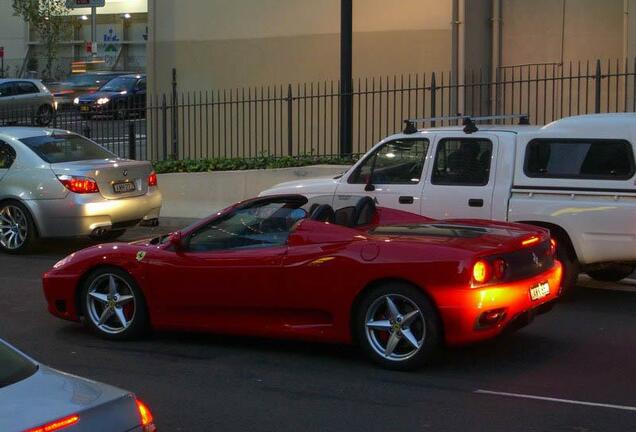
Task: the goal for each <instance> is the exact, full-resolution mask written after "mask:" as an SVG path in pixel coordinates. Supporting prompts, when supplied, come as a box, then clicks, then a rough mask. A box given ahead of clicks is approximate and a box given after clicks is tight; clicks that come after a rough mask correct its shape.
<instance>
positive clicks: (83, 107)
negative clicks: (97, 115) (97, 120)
mask: <svg viewBox="0 0 636 432" xmlns="http://www.w3.org/2000/svg"><path fill="white" fill-rule="evenodd" d="M88 110H90V107H89V106H88V105H82V106H81V107H80V111H88Z"/></svg>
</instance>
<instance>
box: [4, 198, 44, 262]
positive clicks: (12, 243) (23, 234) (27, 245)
mask: <svg viewBox="0 0 636 432" xmlns="http://www.w3.org/2000/svg"><path fill="white" fill-rule="evenodd" d="M37 240H38V233H37V229H36V228H35V223H34V222H33V218H32V217H31V213H29V210H27V208H26V207H25V206H23V205H22V204H20V203H18V202H14V201H6V202H4V203H3V204H0V250H3V251H4V252H8V253H12V254H20V253H25V252H28V251H29V250H31V249H32V248H33V246H34V245H35V243H36V242H37Z"/></svg>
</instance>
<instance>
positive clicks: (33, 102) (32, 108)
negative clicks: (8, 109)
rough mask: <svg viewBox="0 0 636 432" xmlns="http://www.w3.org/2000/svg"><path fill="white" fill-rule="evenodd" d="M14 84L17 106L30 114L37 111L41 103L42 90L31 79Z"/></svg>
mask: <svg viewBox="0 0 636 432" xmlns="http://www.w3.org/2000/svg"><path fill="white" fill-rule="evenodd" d="M14 84H15V92H16V96H15V105H16V107H17V108H18V109H19V110H21V111H22V112H24V113H25V114H26V115H28V116H30V115H31V114H33V113H35V112H36V111H37V109H38V108H39V105H40V97H39V93H40V90H39V89H38V88H37V86H36V85H35V84H33V83H32V82H29V81H17V82H15V83H14Z"/></svg>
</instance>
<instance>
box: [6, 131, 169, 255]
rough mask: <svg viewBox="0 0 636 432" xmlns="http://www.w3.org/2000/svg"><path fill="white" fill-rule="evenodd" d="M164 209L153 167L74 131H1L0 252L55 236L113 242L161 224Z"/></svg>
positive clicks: (24, 248) (17, 249) (21, 248)
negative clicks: (127, 232)
mask: <svg viewBox="0 0 636 432" xmlns="http://www.w3.org/2000/svg"><path fill="white" fill-rule="evenodd" d="M160 209H161V192H160V191H159V188H158V186H157V176H156V174H155V172H154V171H153V169H152V165H151V164H150V162H145V161H133V160H128V159H120V158H118V157H117V156H116V155H114V154H113V153H111V152H109V151H108V150H106V149H104V148H103V147H100V146H99V145H97V144H96V143H94V142H93V141H91V140H89V139H87V138H84V137H82V136H80V135H77V134H74V133H72V132H68V131H63V130H57V129H44V128H20V127H14V128H0V250H4V251H6V252H11V253H19V252H25V251H28V250H29V249H31V248H32V247H33V246H34V245H35V244H36V242H37V240H38V239H39V238H50V237H77V236H90V237H93V238H95V239H97V240H105V241H107V240H113V239H115V238H117V237H119V236H121V235H122V234H123V233H124V231H125V229H126V228H128V227H132V226H134V225H137V224H140V223H141V224H144V225H156V224H157V221H158V218H159V212H160Z"/></svg>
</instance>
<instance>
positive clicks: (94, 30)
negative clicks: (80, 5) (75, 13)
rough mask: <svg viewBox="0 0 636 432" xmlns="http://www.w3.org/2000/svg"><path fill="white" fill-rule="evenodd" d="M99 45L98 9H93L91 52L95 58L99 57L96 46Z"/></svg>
mask: <svg viewBox="0 0 636 432" xmlns="http://www.w3.org/2000/svg"><path fill="white" fill-rule="evenodd" d="M96 43H97V8H96V7H92V8H91V51H92V55H93V57H95V56H96V55H97V50H96V49H95V44H96Z"/></svg>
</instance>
